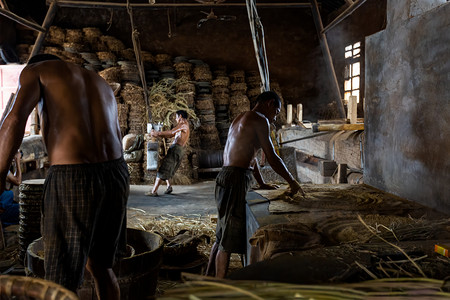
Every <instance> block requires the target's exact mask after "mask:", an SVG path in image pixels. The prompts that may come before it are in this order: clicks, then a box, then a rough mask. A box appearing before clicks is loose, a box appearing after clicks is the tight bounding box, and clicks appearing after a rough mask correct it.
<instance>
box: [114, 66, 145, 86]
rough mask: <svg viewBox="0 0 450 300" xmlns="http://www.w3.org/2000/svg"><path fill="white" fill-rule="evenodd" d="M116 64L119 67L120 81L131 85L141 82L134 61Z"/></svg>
mask: <svg viewBox="0 0 450 300" xmlns="http://www.w3.org/2000/svg"><path fill="white" fill-rule="evenodd" d="M117 64H118V65H119V66H120V71H121V72H120V73H121V76H122V80H124V81H130V82H133V83H140V82H141V79H140V77H139V71H138V68H137V63H136V62H135V61H119V62H117Z"/></svg>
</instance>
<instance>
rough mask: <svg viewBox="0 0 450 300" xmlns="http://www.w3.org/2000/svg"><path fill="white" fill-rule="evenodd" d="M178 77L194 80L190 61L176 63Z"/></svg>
mask: <svg viewBox="0 0 450 300" xmlns="http://www.w3.org/2000/svg"><path fill="white" fill-rule="evenodd" d="M174 67H175V71H176V75H177V78H178V79H184V80H192V75H191V73H192V69H193V67H192V64H191V63H190V62H188V61H180V62H176V63H175V64H174Z"/></svg>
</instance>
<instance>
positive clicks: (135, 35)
mask: <svg viewBox="0 0 450 300" xmlns="http://www.w3.org/2000/svg"><path fill="white" fill-rule="evenodd" d="M127 12H128V15H129V16H130V22H131V40H132V41H133V50H134V55H135V56H136V63H137V67H138V71H139V77H140V78H141V83H142V87H143V89H144V99H145V106H146V108H147V116H148V120H147V121H148V122H151V121H152V114H151V111H150V103H149V101H150V100H149V97H148V89H147V81H146V80H145V71H144V62H143V60H142V52H141V43H140V42H139V31H138V30H137V29H136V28H135V26H134V21H133V9H132V8H131V5H130V1H129V0H127Z"/></svg>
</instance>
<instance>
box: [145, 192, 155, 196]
mask: <svg viewBox="0 0 450 300" xmlns="http://www.w3.org/2000/svg"><path fill="white" fill-rule="evenodd" d="M145 196H149V197H158V193H157V192H154V193H153V192H151V191H150V192H146V193H145Z"/></svg>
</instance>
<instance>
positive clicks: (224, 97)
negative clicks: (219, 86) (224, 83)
mask: <svg viewBox="0 0 450 300" xmlns="http://www.w3.org/2000/svg"><path fill="white" fill-rule="evenodd" d="M213 101H214V105H215V106H218V105H229V104H230V95H229V94H213Z"/></svg>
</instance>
